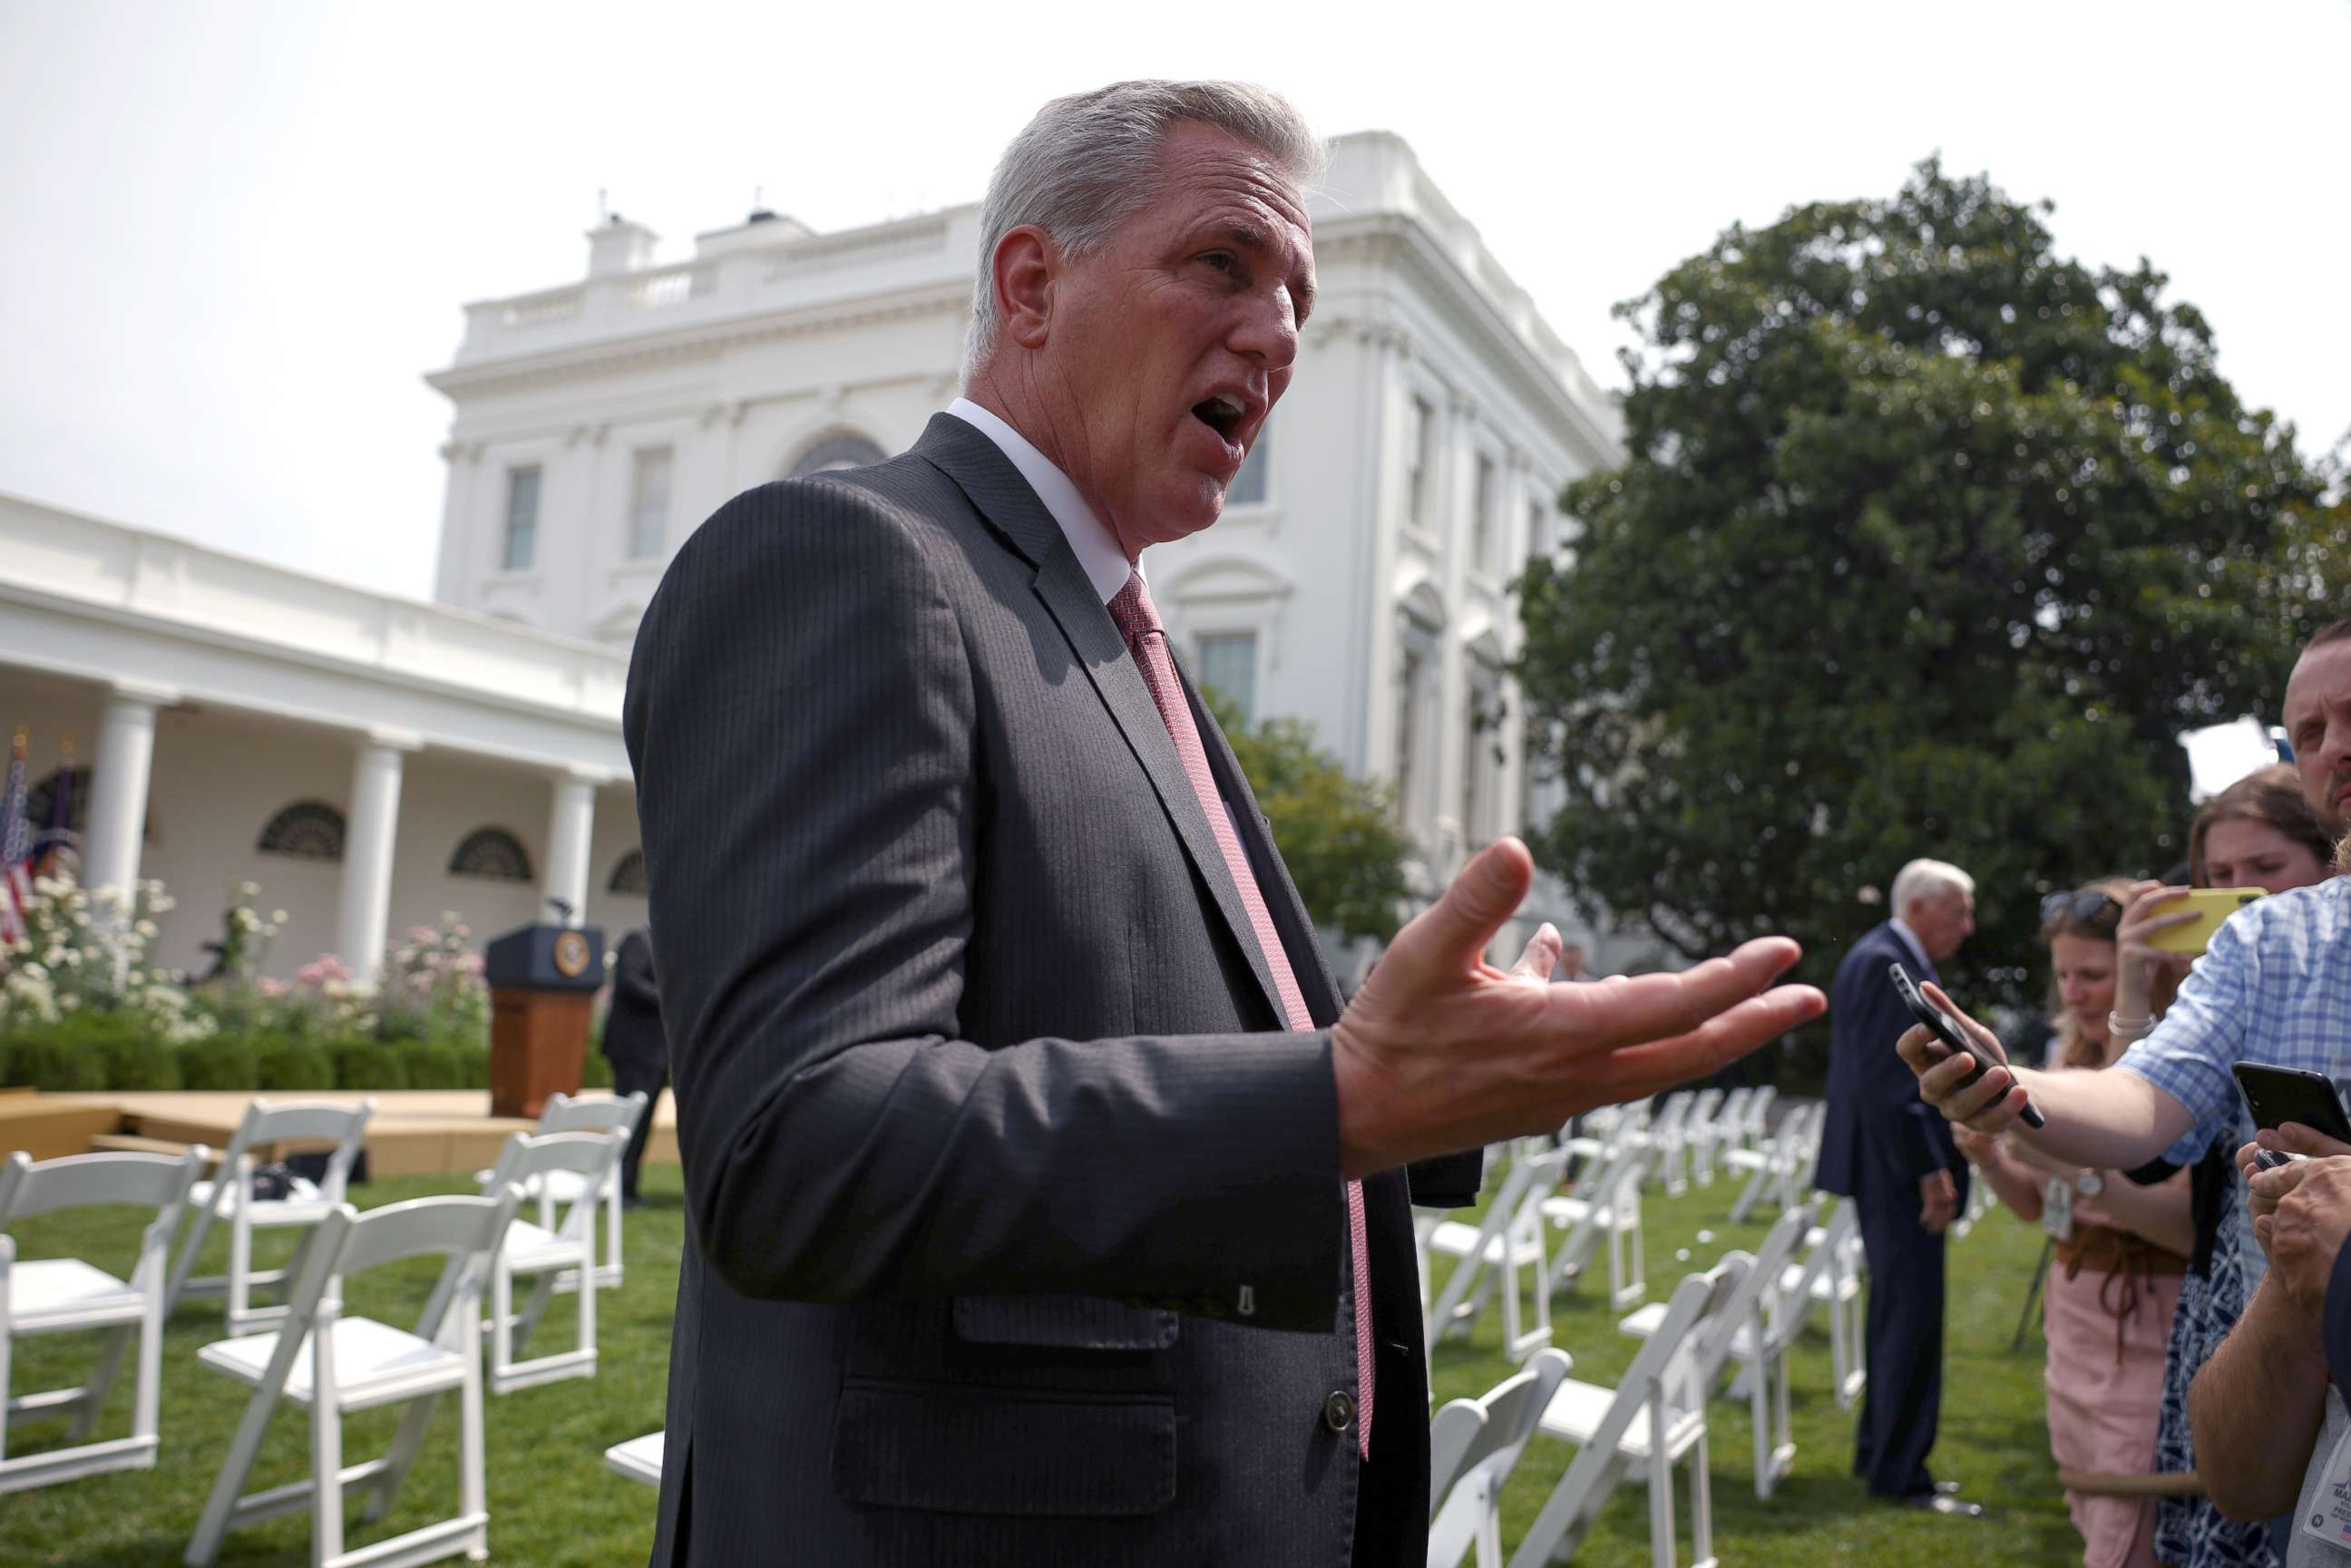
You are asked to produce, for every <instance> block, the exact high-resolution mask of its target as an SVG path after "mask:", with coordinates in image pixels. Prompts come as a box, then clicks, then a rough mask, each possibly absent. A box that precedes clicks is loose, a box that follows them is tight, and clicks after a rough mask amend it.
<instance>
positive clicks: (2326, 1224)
mask: <svg viewBox="0 0 2351 1568" xmlns="http://www.w3.org/2000/svg"><path fill="white" fill-rule="evenodd" d="M2245 1185H2246V1186H2247V1188H2248V1190H2249V1196H2248V1197H2247V1199H2246V1207H2247V1208H2248V1209H2249V1210H2250V1211H2251V1212H2252V1216H2253V1233H2254V1234H2255V1236H2257V1237H2258V1238H2260V1239H2261V1241H2262V1248H2263V1250H2265V1251H2267V1252H2268V1253H2269V1255H2270V1266H2271V1268H2273V1270H2276V1272H2277V1275H2278V1278H2279V1280H2280V1281H2282V1282H2283V1284H2284V1286H2285V1291H2286V1295H2287V1296H2288V1297H2289V1298H2290V1299H2291V1300H2292V1301H2294V1305H2296V1306H2298V1307H2300V1308H2301V1309H2302V1310H2303V1311H2304V1312H2307V1313H2309V1314H2310V1315H2311V1316H2312V1317H2314V1318H2315V1317H2317V1316H2318V1315H2319V1314H2320V1313H2321V1312H2324V1311H2325V1306H2326V1284H2327V1281H2329V1280H2330V1279H2332V1278H2333V1277H2334V1273H2335V1255H2336V1254H2337V1253H2339V1252H2341V1251H2342V1250H2343V1241H2344V1238H2345V1237H2346V1236H2351V1157H2346V1156H2345V1155H2329V1156H2327V1157H2325V1158H2323V1159H2311V1160H2295V1161H2294V1162H2293V1163H2292V1164H2290V1165H2283V1166H2278V1167H2277V1168H2276V1169H2274V1170H2266V1171H2255V1172H2253V1173H2252V1175H2251V1176H2248V1177H2247V1178H2246V1183H2245Z"/></svg>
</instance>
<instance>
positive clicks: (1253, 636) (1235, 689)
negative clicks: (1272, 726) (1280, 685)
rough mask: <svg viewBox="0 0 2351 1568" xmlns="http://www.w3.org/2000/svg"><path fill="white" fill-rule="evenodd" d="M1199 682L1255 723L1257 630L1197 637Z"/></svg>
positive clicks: (1247, 723)
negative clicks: (1210, 688) (1213, 689)
mask: <svg viewBox="0 0 2351 1568" xmlns="http://www.w3.org/2000/svg"><path fill="white" fill-rule="evenodd" d="M1199 681H1200V684H1201V685H1204V686H1211V687H1214V688H1215V690H1216V693H1217V695H1218V696H1221V697H1223V698H1224V699H1225V700H1226V701H1227V702H1228V703H1230V704H1232V705H1233V706H1235V707H1237V708H1238V709H1240V710H1241V722H1242V723H1243V724H1245V725H1250V724H1255V723H1256V722H1257V633H1256V632H1217V633H1215V634H1214V635H1211V636H1207V637H1203V638H1201V639H1200V665H1199Z"/></svg>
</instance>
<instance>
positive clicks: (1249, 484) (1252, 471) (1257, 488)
mask: <svg viewBox="0 0 2351 1568" xmlns="http://www.w3.org/2000/svg"><path fill="white" fill-rule="evenodd" d="M1271 434H1273V427H1272V426H1271V425H1270V424H1263V425H1259V427H1258V433H1257V442H1256V444H1254V445H1252V446H1251V447H1250V448H1249V456H1248V458H1247V459H1245V460H1244V461H1243V462H1242V464H1241V471H1240V472H1239V473H1238V474H1236V475H1234V476H1233V486H1232V488H1231V489H1229V490H1228V491H1226V492H1225V504H1226V505H1227V506H1228V507H1261V506H1263V505H1265V497H1266V488H1265V465H1266V461H1267V459H1266V449H1265V443H1266V437H1268V436H1270V435H1271Z"/></svg>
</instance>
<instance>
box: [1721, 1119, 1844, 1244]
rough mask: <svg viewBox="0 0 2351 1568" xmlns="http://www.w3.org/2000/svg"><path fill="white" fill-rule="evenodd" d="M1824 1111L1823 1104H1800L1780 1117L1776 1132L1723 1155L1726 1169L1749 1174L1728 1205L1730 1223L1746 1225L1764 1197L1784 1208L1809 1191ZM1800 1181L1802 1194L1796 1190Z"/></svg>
mask: <svg viewBox="0 0 2351 1568" xmlns="http://www.w3.org/2000/svg"><path fill="white" fill-rule="evenodd" d="M1825 1113H1826V1108H1825V1107H1824V1106H1818V1105H1799V1106H1797V1107H1796V1108H1795V1109H1794V1110H1792V1111H1791V1112H1789V1113H1787V1114H1786V1115H1785V1116H1782V1117H1781V1118H1780V1127H1779V1131H1777V1132H1776V1133H1773V1134H1769V1135H1768V1136H1766V1137H1764V1138H1763V1139H1762V1140H1761V1142H1760V1143H1758V1144H1757V1145H1755V1146H1754V1147H1752V1148H1746V1149H1733V1150H1731V1151H1730V1152H1729V1154H1727V1155H1724V1156H1723V1162H1724V1166H1725V1167H1726V1168H1728V1169H1731V1170H1742V1171H1746V1172H1748V1173H1749V1175H1748V1181H1747V1186H1745V1188H1743V1189H1742V1190H1741V1191H1740V1195H1739V1198H1738V1201H1737V1202H1735V1203H1733V1204H1732V1205H1731V1206H1730V1222H1731V1223H1732V1224H1733V1225H1743V1224H1745V1223H1746V1222H1747V1217H1748V1216H1749V1215H1750V1214H1752V1213H1754V1212H1755V1206H1756V1205H1757V1204H1759V1203H1761V1201H1762V1200H1763V1199H1764V1198H1765V1197H1770V1198H1771V1199H1772V1200H1773V1201H1774V1202H1775V1203H1776V1204H1777V1205H1778V1206H1779V1207H1782V1208H1783V1209H1784V1208H1788V1207H1792V1206H1793V1205H1794V1204H1795V1203H1796V1201H1797V1199H1798V1197H1800V1196H1805V1195H1809V1194H1810V1192H1811V1190H1812V1171H1813V1161H1814V1160H1815V1159H1816V1158H1818V1156H1819V1151H1820V1138H1819V1136H1818V1131H1819V1126H1820V1120H1821V1118H1822V1116H1823V1115H1824V1114H1825ZM1800 1180H1801V1182H1802V1186H1803V1194H1799V1193H1798V1191H1797V1186H1798V1184H1799V1181H1800Z"/></svg>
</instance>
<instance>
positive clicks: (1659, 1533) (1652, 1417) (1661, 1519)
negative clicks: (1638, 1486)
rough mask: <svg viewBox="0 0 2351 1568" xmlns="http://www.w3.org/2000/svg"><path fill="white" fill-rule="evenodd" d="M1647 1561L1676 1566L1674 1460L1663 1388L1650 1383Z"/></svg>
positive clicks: (1661, 1566)
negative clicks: (1668, 1439) (1669, 1447)
mask: <svg viewBox="0 0 2351 1568" xmlns="http://www.w3.org/2000/svg"><path fill="white" fill-rule="evenodd" d="M1648 1416H1649V1561H1650V1562H1651V1563H1654V1564H1655V1565H1656V1568H1678V1564H1677V1563H1676V1561H1675V1559H1676V1553H1675V1551H1674V1462H1673V1460H1671V1459H1669V1458H1667V1457H1666V1391H1665V1388H1664V1387H1663V1385H1658V1384H1654V1383H1653V1384H1651V1385H1649V1408H1648Z"/></svg>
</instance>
